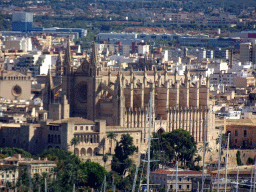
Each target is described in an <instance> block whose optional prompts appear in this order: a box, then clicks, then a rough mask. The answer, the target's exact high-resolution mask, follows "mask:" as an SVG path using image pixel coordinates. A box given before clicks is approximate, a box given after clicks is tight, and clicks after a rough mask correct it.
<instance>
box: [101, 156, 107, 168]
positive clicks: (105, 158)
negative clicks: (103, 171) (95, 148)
mask: <svg viewBox="0 0 256 192" xmlns="http://www.w3.org/2000/svg"><path fill="white" fill-rule="evenodd" d="M102 160H103V162H104V167H106V162H107V160H108V155H107V154H104V155H103V157H102Z"/></svg>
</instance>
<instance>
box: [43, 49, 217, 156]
mask: <svg viewBox="0 0 256 192" xmlns="http://www.w3.org/2000/svg"><path fill="white" fill-rule="evenodd" d="M57 63H58V65H59V66H62V67H58V68H56V69H61V70H62V71H56V74H59V75H60V78H61V79H62V83H61V84H60V85H54V84H53V81H52V77H51V75H50V74H48V80H47V83H46V88H45V92H44V100H43V103H44V109H45V110H47V111H49V113H50V112H53V111H54V114H55V115H56V114H57V117H56V116H55V115H54V114H53V113H51V114H53V116H52V115H49V118H53V119H55V120H58V119H63V118H69V116H70V117H82V118H85V119H88V120H92V121H94V122H96V120H97V119H104V120H106V128H105V129H106V133H108V132H110V130H111V131H113V132H115V133H118V134H119V133H120V135H121V133H130V132H133V131H134V132H138V134H139V135H145V134H147V129H146V132H144V126H145V115H146V111H147V107H148V103H149V97H150V96H149V95H150V92H152V95H153V98H152V99H153V101H152V102H153V116H154V118H153V120H152V121H153V122H152V123H153V131H154V132H170V131H172V130H174V129H178V128H182V129H185V130H187V131H189V132H190V133H191V134H192V135H193V136H194V138H195V140H196V142H198V143H201V142H203V133H204V131H207V135H210V133H211V131H213V130H214V128H215V127H214V116H213V114H212V105H211V102H210V100H209V81H208V79H206V81H205V82H206V83H205V84H203V81H202V78H201V77H200V78H199V81H197V82H191V80H190V73H189V71H188V70H186V71H185V74H184V75H182V76H179V75H178V74H177V73H176V72H175V73H172V72H169V71H167V70H163V71H156V70H154V71H133V70H131V71H110V70H107V71H105V70H104V69H103V68H102V67H101V65H100V63H99V62H98V59H97V51H96V47H95V46H94V48H93V51H92V54H91V58H90V59H89V60H87V59H85V60H84V61H83V63H82V64H81V66H80V67H79V68H78V69H77V70H76V71H74V70H73V66H72V63H73V58H72V55H71V51H70V47H69V45H68V48H67V50H66V53H65V56H64V58H63V59H61V58H60V57H59V59H58V62H57ZM54 95H55V96H56V97H54ZM56 106H57V107H56ZM53 109H54V110H53ZM206 119H207V121H208V123H207V124H206V123H205V120H206ZM205 124H206V125H207V127H206V128H204V125H205ZM146 126H147V125H146ZM136 134H137V133H136ZM136 134H135V135H136ZM140 140H141V139H139V141H138V142H140ZM207 140H208V141H211V138H210V137H208V136H207ZM135 142H136V141H135ZM143 146H144V147H146V142H145V145H143ZM105 147H106V149H108V148H107V146H105ZM79 151H80V150H79ZM112 153H113V151H112Z"/></svg>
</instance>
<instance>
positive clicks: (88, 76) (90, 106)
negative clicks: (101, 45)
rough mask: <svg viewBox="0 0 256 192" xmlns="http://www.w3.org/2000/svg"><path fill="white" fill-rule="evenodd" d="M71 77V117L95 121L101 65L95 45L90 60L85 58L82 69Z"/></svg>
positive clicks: (71, 74)
mask: <svg viewBox="0 0 256 192" xmlns="http://www.w3.org/2000/svg"><path fill="white" fill-rule="evenodd" d="M64 64H65V60H64ZM64 68H65V65H64ZM64 71H65V69H64ZM68 72H69V71H68ZM69 76H70V78H71V82H73V84H72V86H70V95H71V97H70V99H69V100H70V101H71V102H70V113H71V116H73V117H83V118H86V119H90V120H95V118H96V107H95V97H96V90H97V87H98V86H99V83H100V80H99V77H100V76H99V64H98V59H97V50H96V44H95V43H94V44H93V48H92V53H91V57H90V59H89V60H87V58H85V59H84V61H83V62H82V64H81V65H80V67H79V68H78V69H77V70H76V71H75V72H73V73H70V75H69ZM70 85H71V84H70ZM67 92H68V90H67Z"/></svg>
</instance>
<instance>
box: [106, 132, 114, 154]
mask: <svg viewBox="0 0 256 192" xmlns="http://www.w3.org/2000/svg"><path fill="white" fill-rule="evenodd" d="M107 138H108V139H110V141H111V144H110V145H111V147H110V154H111V152H112V142H113V140H115V139H116V134H115V133H114V132H112V131H111V132H109V133H108V134H107Z"/></svg>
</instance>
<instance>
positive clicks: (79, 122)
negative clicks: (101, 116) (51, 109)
mask: <svg viewBox="0 0 256 192" xmlns="http://www.w3.org/2000/svg"><path fill="white" fill-rule="evenodd" d="M67 121H74V124H75V125H95V122H94V121H91V120H89V119H84V118H81V117H70V118H66V119H60V120H56V121H53V122H51V124H61V123H64V122H67Z"/></svg>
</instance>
